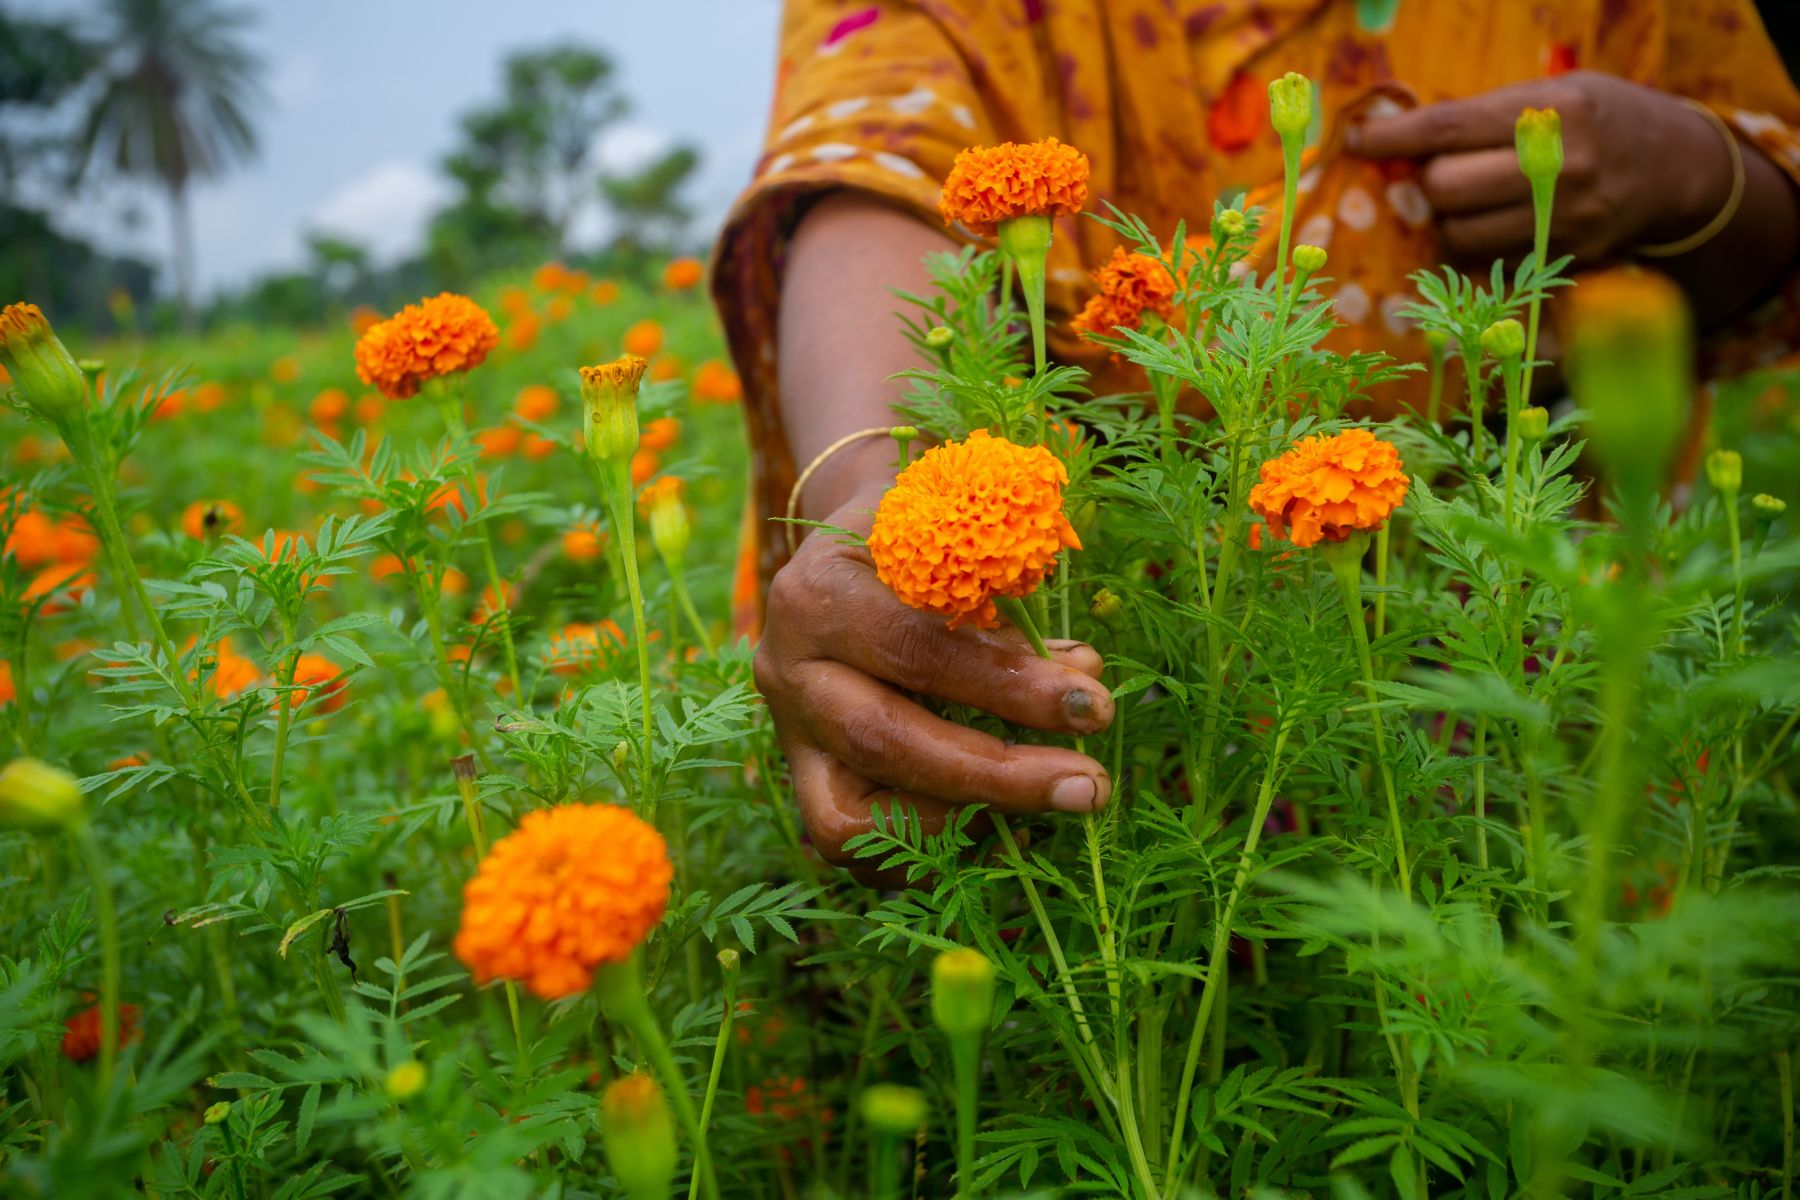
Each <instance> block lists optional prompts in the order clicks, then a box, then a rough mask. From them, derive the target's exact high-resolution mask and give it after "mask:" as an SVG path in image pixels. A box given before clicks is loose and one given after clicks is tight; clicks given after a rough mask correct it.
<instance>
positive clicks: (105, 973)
mask: <svg viewBox="0 0 1800 1200" xmlns="http://www.w3.org/2000/svg"><path fill="white" fill-rule="evenodd" d="M71 833H72V834H73V836H74V839H75V847H76V849H77V850H79V851H80V852H81V859H82V862H83V864H85V865H86V867H87V873H88V885H89V886H90V887H91V888H92V889H93V892H94V918H95V921H96V923H97V924H98V925H99V927H100V1090H101V1091H102V1092H104V1091H105V1090H106V1089H107V1088H108V1087H110V1086H111V1085H112V1077H113V1067H114V1065H115V1064H116V1063H117V1062H118V1060H119V918H118V912H117V910H116V909H115V908H114V907H113V893H112V882H111V881H110V880H109V879H108V878H107V876H106V859H105V857H104V856H102V855H101V853H100V843H99V842H98V841H96V840H95V839H94V828H93V826H92V825H90V824H88V822H87V821H85V820H82V821H80V822H77V823H76V824H75V825H74V826H73V828H72V829H71Z"/></svg>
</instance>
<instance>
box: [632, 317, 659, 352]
mask: <svg viewBox="0 0 1800 1200" xmlns="http://www.w3.org/2000/svg"><path fill="white" fill-rule="evenodd" d="M662 344H663V331H662V326H661V325H658V324H657V323H656V322H655V321H652V320H650V319H649V318H647V317H646V318H645V319H644V320H642V321H639V322H638V323H637V324H635V325H633V326H632V327H631V328H630V329H627V330H626V331H625V338H624V342H623V345H624V348H625V353H627V354H635V355H637V356H638V357H639V358H655V357H656V352H657V351H658V350H661V349H662Z"/></svg>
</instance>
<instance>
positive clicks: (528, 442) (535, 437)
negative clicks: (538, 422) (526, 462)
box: [519, 433, 556, 459]
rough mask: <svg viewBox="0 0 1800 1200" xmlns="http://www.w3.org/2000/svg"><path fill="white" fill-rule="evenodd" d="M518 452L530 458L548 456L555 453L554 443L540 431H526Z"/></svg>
mask: <svg viewBox="0 0 1800 1200" xmlns="http://www.w3.org/2000/svg"><path fill="white" fill-rule="evenodd" d="M519 453H520V454H523V455H524V456H525V457H526V458H530V459H539V458H549V457H550V456H551V455H552V454H554V453H556V443H555V442H554V441H552V440H551V439H549V438H547V437H545V436H544V435H543V434H541V433H527V434H526V435H525V440H524V441H523V442H522V443H520V445H519Z"/></svg>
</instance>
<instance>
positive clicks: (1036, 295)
mask: <svg viewBox="0 0 1800 1200" xmlns="http://www.w3.org/2000/svg"><path fill="white" fill-rule="evenodd" d="M1050 234H1051V228H1050V218H1049V217H1042V216H1038V217H1014V218H1013V219H1012V220H1010V221H1002V222H1000V225H999V241H1000V252H1001V253H1002V254H1004V255H1005V256H1006V259H1007V261H1008V262H1010V263H1012V264H1013V265H1014V266H1015V267H1017V268H1018V271H1019V290H1021V291H1023V292H1024V293H1025V315H1026V318H1027V319H1028V321H1029V322H1030V325H1031V362H1032V374H1033V376H1034V377H1038V376H1042V375H1043V373H1044V369H1045V366H1046V365H1047V359H1046V354H1045V347H1044V268H1045V263H1046V260H1047V258H1048V256H1049V253H1050ZM1044 422H1045V413H1044V410H1043V409H1042V408H1039V409H1038V411H1037V434H1038V440H1039V441H1040V442H1041V441H1043V439H1044Z"/></svg>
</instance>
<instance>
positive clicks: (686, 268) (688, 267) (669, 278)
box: [663, 258, 706, 292]
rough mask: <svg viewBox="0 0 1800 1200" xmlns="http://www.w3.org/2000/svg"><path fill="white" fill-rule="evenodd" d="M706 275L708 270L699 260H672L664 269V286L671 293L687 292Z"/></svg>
mask: <svg viewBox="0 0 1800 1200" xmlns="http://www.w3.org/2000/svg"><path fill="white" fill-rule="evenodd" d="M705 274H706V268H704V267H702V266H701V265H700V260H699V259H697V258H671V259H670V260H669V265H668V266H666V267H664V268H663V286H664V287H666V288H669V289H670V290H671V291H677V292H685V291H687V290H688V289H689V288H691V287H693V286H694V285H695V284H696V283H699V282H700V280H701V277H702V276H704V275H705Z"/></svg>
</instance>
